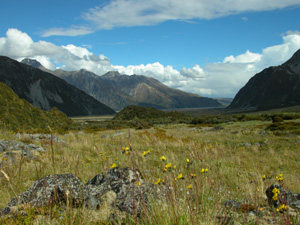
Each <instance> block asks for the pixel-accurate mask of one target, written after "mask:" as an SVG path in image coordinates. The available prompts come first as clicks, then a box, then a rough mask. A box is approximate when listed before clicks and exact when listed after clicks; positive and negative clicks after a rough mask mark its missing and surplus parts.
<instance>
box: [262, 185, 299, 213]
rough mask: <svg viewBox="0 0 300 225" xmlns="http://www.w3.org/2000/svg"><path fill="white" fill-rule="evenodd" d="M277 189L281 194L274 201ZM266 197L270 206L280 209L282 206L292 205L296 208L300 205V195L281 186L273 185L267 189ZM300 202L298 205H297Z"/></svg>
mask: <svg viewBox="0 0 300 225" xmlns="http://www.w3.org/2000/svg"><path fill="white" fill-rule="evenodd" d="M275 188H277V189H278V190H279V193H278V194H277V197H275V199H274V191H273V190H274V189H275ZM266 195H267V197H268V201H269V204H271V205H273V206H275V207H278V206H279V205H281V204H285V205H291V206H294V207H295V206H296V208H297V205H298V204H299V203H300V201H299V200H300V194H298V193H294V192H292V191H288V190H286V189H284V188H283V187H282V186H281V185H279V184H272V185H271V186H270V187H268V188H267V189H266ZM297 202H298V203H297ZM298 206H300V205H298ZM299 209H300V207H299Z"/></svg>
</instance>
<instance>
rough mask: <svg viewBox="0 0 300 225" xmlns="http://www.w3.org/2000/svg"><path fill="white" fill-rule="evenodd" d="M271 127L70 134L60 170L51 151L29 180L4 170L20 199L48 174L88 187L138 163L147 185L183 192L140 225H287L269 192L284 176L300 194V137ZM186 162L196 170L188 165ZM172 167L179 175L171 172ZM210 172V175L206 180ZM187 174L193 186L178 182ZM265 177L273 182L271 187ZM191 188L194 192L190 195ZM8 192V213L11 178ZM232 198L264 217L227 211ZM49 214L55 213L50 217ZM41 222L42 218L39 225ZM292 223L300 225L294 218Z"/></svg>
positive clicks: (57, 151) (251, 124) (4, 191)
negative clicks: (113, 169) (114, 168)
mask: <svg viewBox="0 0 300 225" xmlns="http://www.w3.org/2000/svg"><path fill="white" fill-rule="evenodd" d="M270 124H272V121H257V120H254V121H246V122H232V123H228V124H220V126H221V128H222V129H213V128H212V129H202V128H201V127H197V126H191V125H184V124H166V125H155V126H154V127H152V128H149V129H142V130H135V129H121V130H103V131H97V132H92V133H84V134H82V133H78V132H69V133H68V134H66V135H63V136H62V135H59V134H58V137H59V138H61V139H63V140H64V141H65V142H66V144H59V143H55V144H54V146H53V149H54V159H55V160H54V164H52V158H51V157H52V156H51V146H49V145H48V146H46V148H47V149H48V151H47V152H46V153H41V156H40V157H39V158H38V159H37V160H33V161H29V160H26V161H25V162H24V163H23V165H22V168H21V176H19V172H20V170H19V166H18V165H19V164H20V162H17V163H16V166H13V165H11V164H9V163H7V164H6V165H4V166H3V168H2V169H3V170H4V171H5V172H6V173H7V174H8V175H9V177H10V182H11V184H12V186H13V187H14V190H15V192H17V193H20V192H22V191H24V190H25V189H26V188H28V187H29V186H30V185H31V183H32V182H33V181H34V180H36V179H37V178H38V177H42V176H46V175H48V174H55V173H66V172H71V173H74V174H76V175H77V176H78V177H79V178H81V179H82V180H83V181H84V182H87V181H88V180H89V179H90V178H92V177H94V176H95V175H96V174H97V173H100V172H102V171H105V170H108V169H109V168H110V166H111V165H112V164H113V163H116V164H117V165H119V166H122V167H126V166H129V167H132V166H133V164H132V162H133V161H134V162H136V166H137V167H138V168H139V170H140V171H141V172H142V173H143V176H144V180H145V181H146V182H150V183H155V182H156V181H157V179H158V178H161V179H164V180H165V185H170V186H171V187H172V188H173V190H174V191H175V192H172V193H171V194H170V195H169V196H168V199H167V200H166V201H162V202H161V203H158V202H156V201H154V203H153V205H154V206H153V208H152V210H151V211H150V212H148V216H147V217H146V216H142V217H141V218H138V224H218V219H217V218H221V220H222V218H223V217H229V216H230V217H231V218H232V219H233V220H234V221H235V224H255V223H256V222H258V224H268V222H267V218H271V219H272V220H275V221H276V224H287V223H286V222H284V220H283V215H282V214H280V213H276V211H275V209H271V208H270V207H269V206H268V203H267V200H266V197H265V193H264V191H265V189H266V188H267V187H268V186H269V185H271V184H272V183H275V182H277V181H276V179H275V176H276V175H278V174H280V173H282V174H283V176H284V187H285V188H286V189H288V190H291V191H293V192H297V193H300V177H299V173H300V167H299V158H300V146H299V144H298V143H299V136H297V135H285V134H283V135H280V136H278V135H275V134H274V133H273V132H272V131H266V133H265V134H262V133H261V131H263V130H265V129H266V128H267V127H268V126H269V125H270ZM0 132H1V133H0V138H5V139H11V138H13V134H12V133H11V132H8V131H5V130H1V131H0ZM35 143H36V144H39V142H38V141H37V142H35ZM129 143H130V144H131V145H132V148H133V153H132V154H131V155H129V156H128V155H126V154H122V150H121V149H122V147H126V146H129ZM147 150H150V154H149V155H148V156H147V157H143V156H142V155H141V154H142V153H143V152H144V151H147ZM163 155H164V156H165V157H166V158H167V160H166V161H165V162H162V161H160V157H161V156H163ZM186 159H189V160H190V161H191V162H192V164H190V165H189V166H187V162H186ZM169 162H171V163H172V166H174V165H175V166H176V169H172V170H171V171H169V172H164V171H163V168H164V166H165V165H166V164H167V163H169ZM53 165H54V166H53ZM202 168H204V169H205V168H207V169H208V172H207V173H201V169H202ZM180 173H182V174H183V176H184V178H185V179H184V180H178V181H175V180H174V178H176V177H177V176H178V175H179V174H180ZM191 173H195V174H196V178H192V177H191V175H190V174H191ZM263 175H267V177H268V178H267V179H266V180H265V181H263V180H262V176H263ZM190 184H192V188H191V189H187V187H188V186H189V185H190ZM0 186H1V192H0V198H1V199H2V201H1V202H0V208H3V207H5V206H6V204H7V203H8V201H9V200H10V199H11V198H12V197H14V193H13V191H12V189H11V187H10V185H9V184H8V183H7V181H6V180H5V179H3V178H0ZM228 199H231V200H237V201H242V202H244V203H249V204H251V205H253V206H254V207H257V208H259V207H261V208H263V215H264V216H262V217H251V216H249V215H248V213H242V212H235V211H231V210H228V209H226V208H225V207H224V206H223V201H224V200H228ZM43 215H48V214H47V213H46V211H45V212H44V213H43ZM53 217H54V218H55V216H53ZM46 218H47V216H46ZM74 218H77V220H75V219H74ZM35 219H36V215H35V216H33V218H32V220H31V222H32V221H33V220H35ZM48 219H49V218H48ZM290 219H291V220H292V219H294V220H295V218H294V217H292V216H290ZM0 222H1V219H0ZM2 222H3V221H2ZM123 222H124V223H125V224H135V218H134V216H128V217H127V218H126V219H124V221H123ZM64 223H65V224H67V223H68V224H89V223H91V224H92V221H90V220H89V217H88V216H87V215H86V214H85V213H84V211H83V210H78V211H76V213H75V214H73V215H69V217H66V218H65V221H64ZM11 224H13V223H11ZM120 224H121V221H120Z"/></svg>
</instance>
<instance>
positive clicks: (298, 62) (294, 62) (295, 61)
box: [282, 49, 300, 73]
mask: <svg viewBox="0 0 300 225" xmlns="http://www.w3.org/2000/svg"><path fill="white" fill-rule="evenodd" d="M282 66H283V67H288V68H289V69H290V70H291V71H293V72H294V73H300V49H299V50H298V51H297V52H295V53H294V55H293V56H292V57H291V58H290V59H289V60H288V61H287V62H285V63H284V64H282Z"/></svg>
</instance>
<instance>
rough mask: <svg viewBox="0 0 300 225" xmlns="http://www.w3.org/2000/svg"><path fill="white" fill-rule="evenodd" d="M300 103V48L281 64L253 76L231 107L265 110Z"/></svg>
mask: <svg viewBox="0 0 300 225" xmlns="http://www.w3.org/2000/svg"><path fill="white" fill-rule="evenodd" d="M299 104H300V50H298V51H297V52H296V53H295V54H294V55H293V56H292V57H291V59H289V60H288V61H287V62H285V63H283V64H282V65H280V66H276V67H269V68H267V69H264V70H263V71H262V72H260V73H257V74H256V75H255V76H253V77H252V78H251V79H250V80H249V81H248V83H247V84H246V85H245V86H244V87H243V88H242V89H241V90H240V91H239V92H238V93H237V95H236V96H235V98H234V99H233V101H232V103H231V104H230V106H229V107H228V108H229V109H245V110H265V109H272V108H281V107H288V106H294V105H299Z"/></svg>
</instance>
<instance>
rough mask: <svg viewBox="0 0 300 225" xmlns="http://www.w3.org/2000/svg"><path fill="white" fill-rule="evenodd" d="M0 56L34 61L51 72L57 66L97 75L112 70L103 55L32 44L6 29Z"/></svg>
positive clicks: (68, 47) (76, 48)
mask: <svg viewBox="0 0 300 225" xmlns="http://www.w3.org/2000/svg"><path fill="white" fill-rule="evenodd" d="M0 54H1V55H6V56H8V57H10V58H13V59H16V60H22V59H24V58H32V59H36V60H38V61H39V62H40V63H41V64H42V65H43V66H44V67H46V68H48V69H51V70H53V69H55V68H56V65H58V64H59V65H62V68H63V69H65V70H78V69H80V68H85V69H87V70H90V71H97V73H105V72H107V71H108V70H113V67H112V66H111V64H110V62H109V59H108V58H107V57H105V56H104V55H99V56H97V55H95V54H93V53H92V52H90V51H89V50H87V49H86V48H82V47H77V46H74V45H67V46H57V45H55V44H53V43H51V42H46V41H38V42H34V41H33V40H32V39H31V37H29V36H28V35H27V34H26V33H23V32H21V31H19V30H18V29H8V31H7V32H6V37H2V38H0Z"/></svg>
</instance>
